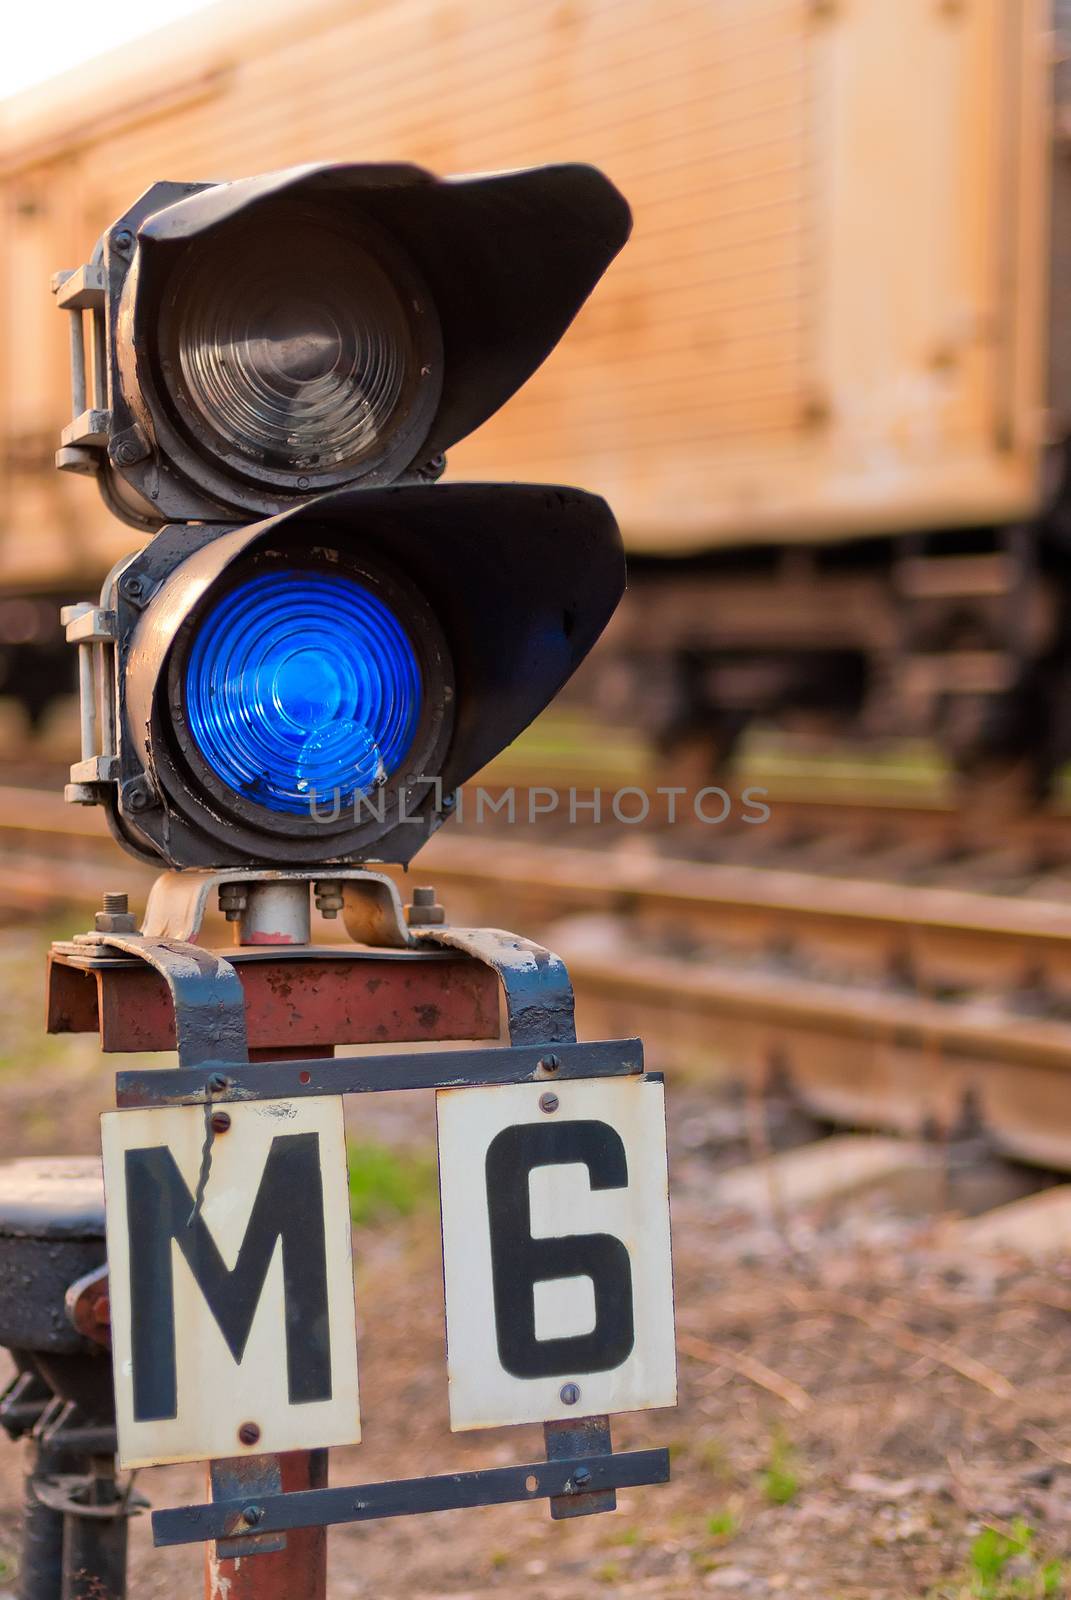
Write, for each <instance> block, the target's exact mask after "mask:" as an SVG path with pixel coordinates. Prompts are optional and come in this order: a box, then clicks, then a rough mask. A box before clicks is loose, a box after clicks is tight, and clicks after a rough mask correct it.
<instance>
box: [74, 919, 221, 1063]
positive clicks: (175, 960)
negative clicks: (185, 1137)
mask: <svg viewBox="0 0 1071 1600" xmlns="http://www.w3.org/2000/svg"><path fill="white" fill-rule="evenodd" d="M93 946H103V947H106V948H107V949H108V950H117V951H120V952H121V953H122V954H123V955H128V956H137V957H138V959H139V960H141V961H144V962H146V963H147V964H148V965H149V966H150V967H152V968H153V969H154V970H155V971H156V972H158V973H159V974H160V976H161V977H162V978H163V979H164V981H165V983H166V984H167V986H168V988H169V989H170V991H171V998H172V1001H173V1002H174V1006H175V1042H176V1045H177V1048H178V1058H179V1065H180V1066H182V1067H196V1066H199V1065H200V1063H201V1062H202V1061H233V1062H236V1063H238V1062H240V1063H248V1061H249V1046H248V1042H247V1038H246V1030H245V996H244V992H243V989H242V981H241V979H240V978H239V976H238V974H237V972H236V971H235V969H234V967H233V966H232V965H231V963H230V962H229V961H225V960H224V959H223V957H222V956H219V955H216V954H215V953H214V952H213V951H211V950H202V949H201V947H200V946H199V945H195V944H187V943H185V942H184V941H182V940H179V939H149V938H146V937H145V936H144V935H142V934H125V935H124V934H115V933H82V934H79V935H78V936H77V938H75V939H73V940H71V941H70V942H69V943H58V944H57V945H56V946H55V949H56V950H57V951H59V952H60V953H61V954H67V955H79V954H85V952H86V950H87V949H89V948H91V947H93Z"/></svg>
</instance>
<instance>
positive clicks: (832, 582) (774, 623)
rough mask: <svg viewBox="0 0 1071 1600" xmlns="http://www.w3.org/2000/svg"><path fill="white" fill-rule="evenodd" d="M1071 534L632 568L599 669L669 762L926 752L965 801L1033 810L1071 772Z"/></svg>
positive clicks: (859, 545)
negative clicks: (798, 742)
mask: <svg viewBox="0 0 1071 1600" xmlns="http://www.w3.org/2000/svg"><path fill="white" fill-rule="evenodd" d="M1069 575H1071V524H1069V525H1065V523H1064V521H1063V520H1062V519H1061V518H1059V517H1053V518H1050V519H1049V520H1048V521H1046V522H1045V523H1044V524H1037V525H1034V526H1026V527H1017V528H1012V529H976V530H970V531H964V530H956V531H954V532H943V533H934V534H911V535H909V536H904V537H899V538H888V539H881V540H874V539H867V540H860V541H857V542H846V543H840V544H836V545H815V546H811V547H793V548H791V549H785V548H783V547H782V548H779V549H758V550H756V549H753V550H739V549H736V550H732V551H727V552H722V553H716V554H709V555H706V556H704V557H702V558H698V559H694V560H687V561H679V560H678V561H662V560H645V559H640V560H637V559H635V558H633V560H632V562H631V566H630V581H629V592H628V595H627V597H626V601H625V604H624V605H623V607H622V610H621V613H620V615H619V618H618V620H617V622H616V624H615V627H614V631H613V634H612V637H611V638H610V639H608V641H607V645H606V649H605V652H604V654H603V656H602V659H601V661H600V662H599V663H598V666H599V668H600V670H601V673H602V676H601V678H599V679H598V681H597V682H596V684H595V688H594V692H595V694H596V695H597V698H598V701H599V706H600V710H601V711H602V712H603V713H604V714H615V715H621V714H622V712H623V711H624V709H625V707H626V705H627V706H628V707H629V708H630V711H631V717H632V720H634V721H638V722H639V724H640V725H641V726H642V727H643V729H644V730H645V731H646V732H647V733H648V734H649V736H651V737H652V738H653V740H654V741H655V743H656V745H657V747H658V749H659V750H660V752H661V753H662V754H663V755H664V756H665V757H666V758H667V759H670V760H674V761H681V760H684V759H687V760H688V761H689V762H690V763H692V764H693V765H697V766H698V767H699V768H701V769H703V770H705V771H706V772H708V773H711V774H723V773H725V772H726V771H728V770H731V766H732V762H733V758H734V755H735V754H736V753H737V751H738V750H739V747H740V744H741V741H742V739H743V736H744V735H745V734H746V732H747V731H748V729H749V727H751V726H753V725H755V724H757V723H760V722H761V723H763V724H774V725H776V726H779V727H781V728H785V729H789V730H793V731H800V732H805V733H812V734H814V735H816V736H818V737H821V736H823V735H829V736H832V737H835V738H844V737H849V738H851V739H853V740H855V741H858V742H860V743H861V744H862V745H863V746H864V747H865V746H867V745H870V746H871V747H875V746H878V745H881V744H884V743H887V742H888V741H890V740H893V739H904V738H909V739H922V740H926V741H928V742H929V743H931V744H932V745H933V746H934V747H935V748H936V750H937V751H938V752H939V753H940V754H941V755H942V756H943V757H944V759H945V761H946V762H947V764H948V766H949V767H950V769H951V770H952V772H953V773H954V774H955V775H956V778H957V780H958V782H959V785H960V788H961V790H962V791H963V796H964V799H966V797H967V795H974V794H976V793H978V792H980V791H982V790H985V789H995V788H1000V790H1001V792H1002V793H1003V794H1005V795H1011V796H1013V797H1014V798H1015V800H1016V802H1017V803H1018V804H1019V805H1022V806H1030V805H1034V804H1037V803H1038V802H1040V801H1042V800H1043V799H1044V798H1045V797H1046V796H1047V795H1048V794H1049V793H1050V791H1051V788H1052V785H1053V780H1054V777H1055V775H1056V773H1057V772H1058V770H1059V769H1060V767H1061V766H1063V765H1064V764H1065V763H1066V762H1067V761H1069V760H1071V582H1069Z"/></svg>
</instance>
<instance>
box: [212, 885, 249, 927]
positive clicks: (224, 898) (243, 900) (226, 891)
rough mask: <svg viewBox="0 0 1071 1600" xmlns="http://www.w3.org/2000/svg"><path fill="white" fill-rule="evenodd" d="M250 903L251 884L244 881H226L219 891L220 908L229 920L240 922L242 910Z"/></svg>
mask: <svg viewBox="0 0 1071 1600" xmlns="http://www.w3.org/2000/svg"><path fill="white" fill-rule="evenodd" d="M248 904H249V886H248V885H247V884H244V883H225V884H223V885H221V887H220V891H219V909H220V910H221V911H222V912H223V915H224V916H225V917H226V919H227V921H228V922H240V921H241V919H242V912H243V911H244V910H245V908H246V906H247V905H248Z"/></svg>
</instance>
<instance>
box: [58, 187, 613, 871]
mask: <svg viewBox="0 0 1071 1600" xmlns="http://www.w3.org/2000/svg"><path fill="white" fill-rule="evenodd" d="M628 229H629V215H628V209H627V207H626V206H625V203H624V201H623V200H622V199H621V197H620V195H619V194H618V193H617V191H616V190H615V189H614V188H613V186H612V185H611V184H610V183H609V182H608V180H607V179H605V178H604V177H603V176H602V175H601V174H600V173H598V172H596V171H595V170H594V169H592V168H590V167H583V166H566V167H551V168H546V169H538V170H535V171H532V172H521V173H510V174H504V175H500V176H494V177H485V178H474V179H460V180H452V181H448V182H443V181H441V180H438V179H434V178H432V177H430V176H429V175H428V174H427V173H424V172H421V171H420V170H419V169H417V168H413V167H402V166H383V167H372V166H352V167H319V168H311V169H309V168H302V169H297V170H296V171H294V172H289V173H281V174H280V173H276V174H272V175H270V176H268V177H265V178H256V179H247V180H244V181H242V182H238V183H231V184H219V185H214V186H190V185H179V184H156V185H154V186H153V187H152V188H151V189H150V190H149V191H148V193H147V194H146V195H144V196H143V197H142V199H141V200H139V201H138V203H137V204H136V205H135V206H134V207H133V208H132V209H131V210H130V211H129V212H127V213H126V214H125V215H124V216H123V217H121V218H119V219H118V221H117V222H116V223H115V224H114V225H113V227H112V228H110V229H109V230H108V232H107V233H106V234H105V235H104V238H103V240H102V241H101V245H100V247H99V248H98V251H97V255H96V258H95V260H94V263H93V264H91V266H89V267H86V268H83V269H81V271H80V272H78V273H73V274H71V275H69V276H63V275H60V277H59V279H58V280H57V293H58V297H59V300H60V304H61V305H62V306H64V307H65V308H66V309H67V310H68V311H69V312H70V314H71V317H72V319H73V320H72V329H73V335H72V349H73V350H74V352H75V357H74V373H75V382H74V389H75V402H74V403H75V406H76V407H77V406H78V405H79V404H80V402H81V400H84V397H85V383H84V370H85V358H84V332H85V329H84V323H85V318H86V315H87V314H88V316H89V317H90V319H91V321H92V323H93V330H94V338H93V343H92V348H93V349H94V350H96V351H97V359H96V377H95V380H94V386H95V388H99V389H100V391H101V392H100V394H99V395H97V396H95V401H96V403H95V405H94V406H92V407H90V408H89V409H87V410H85V411H84V412H83V413H82V414H81V415H80V416H79V417H76V418H75V420H74V421H73V422H72V423H71V425H70V427H69V428H68V429H67V430H66V433H65V436H64V438H65V443H64V446H63V448H62V449H61V451H60V454H59V460H60V465H61V466H68V467H70V466H74V467H77V468H78V469H79V470H81V469H84V468H91V469H93V470H95V471H96V472H97V475H98V479H99V482H100V485H101V488H102V490H103V492H104V494H105V497H106V499H107V500H108V502H109V504H111V505H112V506H113V507H114V508H115V509H116V510H117V512H118V513H119V514H120V515H122V516H124V517H126V519H127V520H128V521H131V522H133V523H135V524H142V525H147V526H152V527H153V528H158V527H159V525H160V523H161V521H164V522H165V526H164V527H163V529H162V531H160V532H157V534H156V537H155V538H154V539H153V541H152V542H151V544H149V545H148V546H147V547H146V548H145V549H144V550H143V551H141V552H140V553H139V554H137V555H135V556H133V557H132V558H131V559H130V560H129V561H128V562H126V563H125V564H123V565H122V566H121V568H120V569H117V570H116V571H115V572H114V573H113V574H112V575H111V576H110V578H109V579H108V582H107V584H106V585H105V589H104V592H103V594H102V596H101V601H100V604H99V606H96V607H83V608H72V610H71V611H70V612H69V613H68V637H69V638H70V639H71V640H72V641H73V642H75V643H77V644H78V645H79V646H81V647H82V651H83V661H84V672H83V676H82V694H83V749H82V759H81V761H80V762H79V763H78V764H77V766H76V767H75V768H73V769H72V773H71V780H72V781H71V785H70V787H69V789H68V791H67V793H68V798H70V799H72V800H75V801H79V802H83V803H93V802H102V803H103V804H104V805H105V806H106V808H107V811H108V815H109V819H110V821H111V825H112V828H113V832H114V833H115V835H116V837H117V838H118V839H119V841H120V842H121V843H122V844H124V845H125V846H126V847H127V848H128V849H130V850H131V851H133V852H134V853H136V854H140V855H142V856H144V857H146V858H149V859H162V860H163V861H165V862H166V863H167V864H168V865H170V866H174V867H212V866H216V867H218V866H228V865H236V864H241V863H244V862H248V861H250V860H259V861H261V862H264V863H280V864H286V865H297V864H300V863H305V862H310V863H311V862H316V861H324V860H334V861H359V860H362V859H366V858H368V857H370V856H371V857H373V858H375V859H377V860H384V859H386V860H394V861H407V860H409V859H410V857H411V856H412V855H413V854H414V852H415V851H416V850H417V849H418V848H419V846H420V845H421V844H422V843H423V842H424V840H425V839H426V838H427V836H428V834H429V833H430V832H431V831H432V830H433V829H434V828H435V827H437V826H438V825H439V824H440V823H441V822H442V821H443V820H445V818H446V817H447V816H448V815H449V809H450V803H451V796H452V793H453V791H454V790H455V789H456V787H457V786H458V785H459V784H461V783H463V782H464V781H465V780H466V779H467V778H468V777H470V776H471V775H472V774H473V773H474V772H475V771H476V770H478V769H479V768H480V767H481V766H482V765H483V764H484V763H485V762H486V761H487V760H488V759H489V758H490V757H491V756H492V755H494V754H495V753H496V752H497V751H498V750H499V749H501V748H502V747H503V746H505V745H506V744H508V743H509V742H510V741H511V740H512V739H513V738H514V737H515V736H516V735H517V734H518V733H519V732H520V731H521V730H522V729H523V728H524V727H525V726H526V725H527V724H528V723H529V722H530V721H531V720H532V718H533V717H534V716H535V715H536V714H537V713H538V712H539V711H540V710H542V708H543V707H544V706H545V705H546V704H547V702H548V701H549V700H550V699H551V698H552V696H553V695H554V694H555V693H556V692H557V690H558V689H559V688H560V687H561V685H562V683H563V682H564V681H565V680H566V679H567V678H568V677H569V676H570V675H571V673H572V672H573V670H574V669H575V667H576V666H577V665H578V663H579V662H580V660H581V659H582V658H583V657H584V655H586V653H587V652H588V650H589V649H590V648H591V645H592V644H593V643H594V641H595V639H596V638H597V637H598V635H599V634H600V633H601V631H602V629H603V627H604V626H605V624H606V622H607V620H608V618H609V616H610V614H611V612H612V611H613V609H614V607H615V606H616V604H617V601H618V599H619V598H620V595H621V591H622V587H623V577H624V565H623V555H622V550H621V543H620V537H619V534H618V532H617V528H616V525H615V523H614V520H613V517H612V515H611V513H610V511H609V509H608V508H607V507H606V505H605V504H604V503H603V502H602V501H601V500H599V499H598V498H597V497H595V496H593V495H587V494H583V493H581V492H580V491H578V490H573V489H560V488H548V487H542V486H530V485H480V484H464V485H450V486H449V487H447V486H443V487H441V488H438V489H434V490H433V489H432V486H431V485H430V484H428V483H426V482H424V483H421V482H420V480H421V479H427V478H428V477H430V476H433V475H434V473H435V472H437V471H440V470H441V467H442V451H443V449H444V448H445V447H446V446H447V445H449V444H451V443H453V442H454V441H456V440H457V439H459V438H460V437H462V436H463V435H464V434H466V433H468V432H469V431H471V429H472V428H474V427H475V426H477V425H478V424H479V423H480V422H481V421H483V420H484V418H485V417H487V416H488V415H490V413H491V412H493V411H494V410H495V409H497V407H498V406H499V405H501V404H502V402H503V401H504V400H505V399H506V398H507V397H508V396H509V395H510V394H511V393H512V392H513V391H514V390H515V389H516V388H517V387H518V386H519V385H520V384H521V383H522V382H523V381H524V379H525V378H526V377H528V376H529V374H530V373H531V372H532V371H533V369H534V368H535V367H536V366H538V364H539V363H540V361H541V360H542V359H543V357H544V356H546V355H547V353H548V352H549V351H550V349H551V348H552V347H553V346H554V344H555V343H556V342H557V340H558V338H559V337H560V335H561V334H562V332H563V330H564V328H565V327H566V325H567V324H568V322H569V321H570V320H571V318H572V317H573V315H574V314H575V312H576V311H577V309H578V307H579V306H580V304H581V302H582V301H583V300H584V299H585V298H586V296H587V294H588V293H589V292H590V290H591V289H592V288H593V287H594V285H595V283H596V281H597V280H598V278H599V277H600V275H601V274H602V272H603V271H604V269H605V267H606V266H607V265H608V264H609V262H610V260H611V259H612V257H613V256H614V254H615V253H616V252H617V250H618V249H619V248H620V246H621V245H622V244H623V243H624V240H625V238H626V237H627V234H628ZM105 400H106V401H107V405H106V406H105V405H104V402H105ZM395 483H406V484H408V485H409V487H408V488H407V489H405V490H404V491H401V490H399V489H388V488H386V487H384V486H385V485H389V484H395ZM250 515H252V517H253V519H254V520H252V521H249V520H241V521H239V519H247V518H248V517H249V516H250Z"/></svg>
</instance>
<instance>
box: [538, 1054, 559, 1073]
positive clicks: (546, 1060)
mask: <svg viewBox="0 0 1071 1600" xmlns="http://www.w3.org/2000/svg"><path fill="white" fill-rule="evenodd" d="M560 1066H561V1061H560V1059H559V1058H558V1057H557V1056H554V1055H550V1056H540V1058H539V1068H540V1071H541V1072H557V1070H558V1068H559V1067H560Z"/></svg>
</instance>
